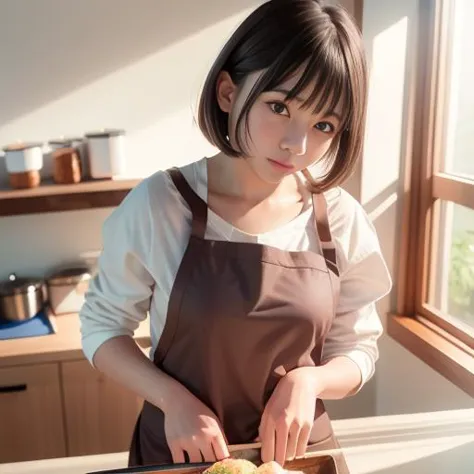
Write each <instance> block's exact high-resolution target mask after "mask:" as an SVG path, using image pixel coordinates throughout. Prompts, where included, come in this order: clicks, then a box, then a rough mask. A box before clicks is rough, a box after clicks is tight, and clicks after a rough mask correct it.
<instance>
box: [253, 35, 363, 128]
mask: <svg viewBox="0 0 474 474" xmlns="http://www.w3.org/2000/svg"><path fill="white" fill-rule="evenodd" d="M313 42H314V40H313ZM334 43H335V42H334V41H331V38H328V39H326V40H324V41H322V42H318V43H317V44H315V45H313V50H312V51H311V54H308V53H307V54H306V55H304V56H303V55H302V54H301V49H299V48H298V46H300V45H297V47H296V48H291V49H289V50H288V51H287V52H286V54H285V55H284V56H283V57H280V58H279V59H280V60H279V61H278V63H277V64H275V65H272V66H270V67H269V68H268V69H267V70H266V71H265V73H264V74H263V75H262V77H261V78H260V81H259V82H260V84H258V85H257V84H256V86H257V88H258V89H260V91H261V92H267V91H270V90H274V89H277V88H278V87H279V86H281V84H282V83H283V82H285V81H287V80H288V79H290V78H292V77H293V76H295V75H296V74H298V75H299V76H300V77H299V79H298V82H297V83H296V84H295V85H294V87H293V88H292V89H291V90H290V91H289V92H288V94H287V95H286V99H287V100H292V99H294V98H295V97H297V96H300V95H301V93H302V92H306V91H308V90H310V91H311V93H310V94H309V96H308V97H307V98H306V100H305V101H304V102H302V103H301V108H304V109H312V112H313V113H315V114H321V113H325V114H329V113H331V112H334V111H335V110H336V108H337V107H338V106H339V105H340V108H341V114H342V123H341V126H342V127H344V128H345V127H347V125H348V122H349V121H350V117H351V116H352V112H353V109H354V104H353V101H352V91H351V85H350V84H351V81H350V73H349V70H348V68H347V66H346V62H345V59H344V55H343V53H342V51H341V49H340V48H339V47H338V45H337V44H334ZM295 49H296V50H298V49H299V51H300V53H299V56H300V58H299V61H298V62H295V54H294V53H295ZM306 49H308V47H307V48H306ZM296 56H298V55H296ZM256 92H257V91H256ZM258 93H259V92H257V94H258Z"/></svg>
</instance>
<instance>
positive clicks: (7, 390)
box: [0, 384, 28, 393]
mask: <svg viewBox="0 0 474 474" xmlns="http://www.w3.org/2000/svg"><path fill="white" fill-rule="evenodd" d="M27 388H28V387H27V385H26V384H21V385H10V386H7V387H0V393H14V392H25V391H26V389H27Z"/></svg>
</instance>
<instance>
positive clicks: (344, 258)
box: [322, 196, 392, 393]
mask: <svg viewBox="0 0 474 474" xmlns="http://www.w3.org/2000/svg"><path fill="white" fill-rule="evenodd" d="M343 199H344V200H345V201H346V204H345V205H343V206H342V211H341V217H340V218H337V217H336V222H335V229H334V232H333V237H334V234H335V235H336V238H335V242H336V248H337V251H338V252H337V255H338V265H339V269H340V272H341V274H340V283H341V289H340V297H339V301H338V304H337V308H336V315H335V319H334V322H333V324H332V326H331V329H330V331H329V333H328V336H327V338H326V341H325V344H324V348H323V357H322V362H326V361H328V360H329V359H332V358H334V357H338V356H345V357H348V358H350V359H351V360H352V361H353V362H354V363H355V364H356V365H357V367H358V368H359V370H360V372H361V379H362V382H361V384H360V386H359V387H358V388H357V390H356V392H355V393H357V392H358V391H359V390H360V389H361V388H362V386H363V385H364V384H365V383H366V382H368V381H369V380H370V378H371V377H372V376H373V374H374V371H375V363H376V361H377V360H378V357H379V351H378V345H377V340H378V338H379V337H380V336H381V335H382V332H383V326H382V323H381V320H380V317H379V315H378V312H377V308H376V302H377V301H378V300H379V299H381V298H382V297H383V296H385V295H387V294H388V293H389V291H390V290H391V287H392V281H391V277H390V274H389V271H388V269H387V266H386V263H385V260H384V258H383V256H382V253H381V250H380V245H379V241H378V237H377V234H376V230H375V228H374V226H373V225H372V223H371V222H370V220H369V217H368V216H367V214H366V213H365V211H364V209H363V208H362V206H361V205H360V204H359V203H358V202H357V201H355V200H353V198H351V197H350V198H349V197H348V196H343ZM349 199H350V201H349ZM351 201H352V202H351ZM348 203H350V205H347V204H348ZM349 210H351V212H348V211H349ZM348 216H350V217H349V218H348ZM331 227H332V226H331ZM331 230H332V229H331Z"/></svg>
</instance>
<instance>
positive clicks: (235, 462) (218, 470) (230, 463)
mask: <svg viewBox="0 0 474 474" xmlns="http://www.w3.org/2000/svg"><path fill="white" fill-rule="evenodd" d="M256 472H257V466H256V465H255V464H254V463H253V462H251V461H247V459H232V458H228V459H223V460H222V461H217V462H215V463H214V464H213V465H212V466H210V467H208V468H207V469H206V470H205V471H204V472H203V474H255V473H256Z"/></svg>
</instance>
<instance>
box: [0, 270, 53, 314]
mask: <svg viewBox="0 0 474 474" xmlns="http://www.w3.org/2000/svg"><path fill="white" fill-rule="evenodd" d="M43 306H44V284H43V282H42V281H41V280H33V279H28V278H17V276H16V275H15V274H14V273H12V274H11V275H10V276H9V278H8V280H7V281H3V282H0V319H3V320H6V321H24V320H27V319H30V318H32V317H33V316H35V315H36V314H38V313H39V312H40V311H41V309H43Z"/></svg>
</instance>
